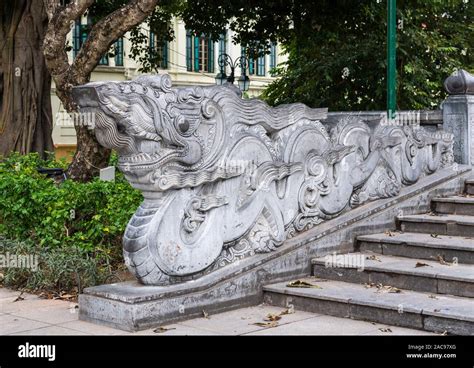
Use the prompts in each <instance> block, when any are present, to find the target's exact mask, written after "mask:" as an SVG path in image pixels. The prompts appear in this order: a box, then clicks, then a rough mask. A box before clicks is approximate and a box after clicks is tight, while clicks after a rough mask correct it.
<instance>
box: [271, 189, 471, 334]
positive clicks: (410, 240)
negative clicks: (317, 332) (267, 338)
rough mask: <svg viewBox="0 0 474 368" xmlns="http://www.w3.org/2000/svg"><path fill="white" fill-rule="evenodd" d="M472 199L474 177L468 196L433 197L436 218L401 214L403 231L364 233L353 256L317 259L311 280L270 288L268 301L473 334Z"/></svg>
mask: <svg viewBox="0 0 474 368" xmlns="http://www.w3.org/2000/svg"><path fill="white" fill-rule="evenodd" d="M473 196H474V180H468V181H466V190H465V194H463V195H460V196H453V197H448V198H434V199H433V200H432V202H431V206H432V212H430V213H429V214H421V215H405V216H399V217H398V218H397V230H394V231H387V232H385V233H382V234H373V235H365V236H359V237H358V238H357V242H356V249H355V252H354V253H350V254H346V255H339V256H336V255H330V256H327V257H322V258H316V259H313V260H312V261H311V264H312V276H310V277H308V278H302V279H299V280H294V281H293V282H291V283H290V282H282V283H276V284H272V285H266V286H265V287H264V300H265V301H266V302H267V303H269V304H273V305H278V306H282V307H288V306H290V305H293V307H294V308H295V309H297V310H298V309H299V310H304V311H309V312H313V313H321V314H328V315H332V316H338V317H349V318H353V319H361V320H368V321H372V322H377V323H384V324H390V325H396V326H403V327H410V328H417V329H422V330H426V331H432V332H438V333H448V334H459V335H474V197H473ZM357 260H358V261H359V262H355V261H357ZM361 260H362V262H361ZM347 266H349V267H347ZM350 266H352V267H350ZM355 267H358V268H355ZM335 328H336V326H335Z"/></svg>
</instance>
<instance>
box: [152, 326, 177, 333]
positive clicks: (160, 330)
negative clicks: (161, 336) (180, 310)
mask: <svg viewBox="0 0 474 368" xmlns="http://www.w3.org/2000/svg"><path fill="white" fill-rule="evenodd" d="M169 330H176V328H174V327H170V328H166V327H162V326H160V327H158V328H155V329H154V330H153V332H154V333H163V332H166V331H169Z"/></svg>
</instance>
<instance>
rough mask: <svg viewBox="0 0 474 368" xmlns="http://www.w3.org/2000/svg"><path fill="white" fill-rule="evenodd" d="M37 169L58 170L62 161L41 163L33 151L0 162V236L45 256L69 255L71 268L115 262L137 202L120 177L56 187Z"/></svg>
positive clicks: (137, 194) (137, 195)
mask: <svg viewBox="0 0 474 368" xmlns="http://www.w3.org/2000/svg"><path fill="white" fill-rule="evenodd" d="M112 158H113V160H115V161H116V156H113V157H112ZM38 167H63V168H64V167H66V163H65V162H57V161H54V160H42V159H41V158H40V157H39V155H38V154H36V153H32V154H29V155H26V156H21V155H19V154H12V155H11V156H9V157H7V158H6V159H4V160H3V161H2V162H1V163H0V192H1V193H2V196H0V234H1V235H2V236H4V237H5V238H7V239H10V240H17V241H27V242H29V243H28V244H30V243H31V244H34V245H35V246H36V247H37V249H38V251H39V252H46V253H47V254H49V252H53V253H51V257H52V254H56V256H58V255H59V254H61V252H66V254H69V256H72V255H73V256H74V257H75V258H74V257H73V258H71V259H70V261H71V262H72V263H71V264H74V262H76V261H74V262H73V260H79V259H84V261H85V259H86V258H87V257H89V258H91V259H93V260H94V262H97V264H102V265H105V264H107V265H110V264H114V263H118V262H121V239H122V234H123V232H124V230H125V227H126V225H127V223H128V221H129V219H130V217H131V216H132V214H133V213H134V212H135V210H136V209H137V207H138V205H139V203H140V202H141V200H142V196H141V194H140V192H139V191H137V190H135V189H133V188H132V187H131V186H130V185H129V184H128V182H127V181H126V180H125V179H124V178H123V176H122V174H121V173H118V174H117V177H116V180H115V182H106V181H100V180H99V179H95V180H93V181H91V182H88V183H80V182H75V181H72V180H65V181H63V182H62V183H57V182H55V181H54V180H53V179H49V178H46V177H45V175H43V174H39V173H38V172H37V168H38ZM85 256H87V257H86V258H84V257H85ZM51 262H54V260H53V259H51ZM58 262H59V261H58ZM48 267H49V268H51V269H54V267H56V266H53V265H51V264H49V266H48ZM58 267H59V266H58ZM78 267H79V263H78ZM86 268H87V267H86Z"/></svg>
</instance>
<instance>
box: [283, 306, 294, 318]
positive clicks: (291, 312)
mask: <svg viewBox="0 0 474 368" xmlns="http://www.w3.org/2000/svg"><path fill="white" fill-rule="evenodd" d="M293 313H295V307H293V306H291V307H289V308H287V309H285V310H284V311H283V312H281V313H280V316H284V315H285V314H293Z"/></svg>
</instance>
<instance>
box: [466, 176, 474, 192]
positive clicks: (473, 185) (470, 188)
mask: <svg viewBox="0 0 474 368" xmlns="http://www.w3.org/2000/svg"><path fill="white" fill-rule="evenodd" d="M466 193H467V194H473V195H474V179H471V180H467V181H466Z"/></svg>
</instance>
